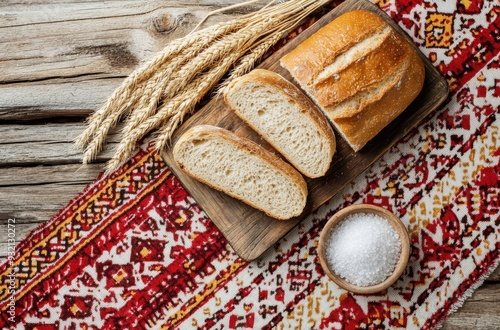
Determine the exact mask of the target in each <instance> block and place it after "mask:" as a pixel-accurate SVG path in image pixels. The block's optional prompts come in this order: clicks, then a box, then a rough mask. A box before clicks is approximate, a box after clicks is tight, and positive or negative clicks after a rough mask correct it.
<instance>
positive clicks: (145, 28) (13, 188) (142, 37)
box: [0, 0, 500, 330]
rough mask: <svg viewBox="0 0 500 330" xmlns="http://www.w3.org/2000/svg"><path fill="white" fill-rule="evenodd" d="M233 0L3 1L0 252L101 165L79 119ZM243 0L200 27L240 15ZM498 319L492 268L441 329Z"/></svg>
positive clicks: (492, 323)
mask: <svg viewBox="0 0 500 330" xmlns="http://www.w3.org/2000/svg"><path fill="white" fill-rule="evenodd" d="M239 2H240V1H236V0H218V1H217V0H213V1H201V0H200V1H196V0H195V1H186V2H182V1H172V0H168V1H134V0H132V1H127V2H126V5H124V3H125V2H124V1H109V0H105V1H85V2H82V1H70V0H47V1H30V2H26V1H11V0H7V1H2V2H1V3H0V44H1V45H2V46H1V47H0V73H1V74H0V258H4V257H5V255H6V247H7V229H6V224H7V221H8V219H12V218H15V219H16V224H17V225H16V238H17V240H21V239H23V238H24V237H26V235H27V234H28V233H29V232H30V231H31V230H33V229H34V228H35V227H36V226H37V225H38V224H40V223H43V222H45V221H47V220H48V219H49V218H50V217H51V216H52V215H53V214H55V213H56V212H57V211H58V210H59V209H61V208H62V207H64V206H65V205H66V203H67V202H68V201H69V200H70V199H71V198H73V197H75V196H76V195H77V194H78V193H79V192H80V191H81V190H82V189H83V188H84V187H85V186H86V185H87V184H88V183H90V182H92V181H93V180H94V179H95V178H96V177H97V175H98V174H99V172H100V171H101V170H102V162H104V161H106V160H107V159H109V156H110V150H111V147H112V145H113V142H116V141H117V140H118V137H117V136H116V135H113V136H111V137H110V141H111V142H112V143H111V144H110V146H108V148H107V150H106V151H105V152H104V153H103V154H101V155H100V157H99V159H98V162H97V163H96V164H92V165H89V166H85V167H82V166H81V165H80V163H79V161H80V158H81V156H82V155H81V152H80V151H79V150H77V149H76V148H75V147H74V146H73V145H72V143H71V142H72V139H73V138H74V137H75V136H77V135H78V134H79V133H80V132H81V131H82V129H83V120H84V118H85V116H87V115H88V114H89V113H91V112H92V111H94V110H95V109H97V108H98V107H99V106H100V105H101V104H102V103H103V102H104V100H105V99H106V98H107V97H108V96H109V95H110V94H111V93H112V91H113V90H114V89H115V88H116V87H118V85H119V84H120V83H121V81H122V80H123V79H124V78H125V77H126V76H127V75H128V74H129V73H130V72H131V71H132V70H133V69H134V68H135V67H136V66H137V65H139V64H140V63H142V62H144V61H147V60H148V59H149V58H151V56H152V55H153V54H154V53H155V52H157V51H159V50H160V49H161V48H162V46H163V45H165V44H166V43H167V42H168V41H169V40H172V39H174V38H176V37H179V36H182V35H184V34H186V33H188V32H189V31H190V30H191V29H192V28H193V27H194V26H195V25H196V23H197V22H198V21H199V20H200V19H201V18H202V17H203V16H204V15H205V14H206V13H207V12H209V11H211V10H214V9H218V8H221V7H224V6H227V5H229V4H235V3H239ZM259 7H260V6H259V4H255V5H249V6H245V7H242V8H238V9H235V10H231V11H229V12H225V13H223V14H217V15H215V16H214V17H211V18H209V19H208V21H207V23H206V24H211V23H214V22H218V21H223V20H227V19H230V18H233V17H235V16H236V15H238V14H241V13H246V12H249V11H251V10H254V9H256V8H259ZM498 324H500V270H499V269H497V270H496V271H495V272H494V273H493V274H491V275H490V277H489V278H488V279H487V280H486V282H485V284H483V285H482V286H481V287H480V288H479V289H477V290H476V291H475V293H474V294H473V295H472V296H471V297H470V298H468V299H467V301H466V302H465V303H464V305H463V307H461V308H460V309H459V310H458V311H457V312H456V313H454V314H453V315H451V316H450V317H449V318H448V320H447V321H446V322H445V324H444V329H450V330H451V329H476V328H481V329H495V328H497V326H498Z"/></svg>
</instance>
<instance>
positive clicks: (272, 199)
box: [173, 125, 307, 220]
mask: <svg viewBox="0 0 500 330" xmlns="http://www.w3.org/2000/svg"><path fill="white" fill-rule="evenodd" d="M173 157H174V160H175V161H176V163H177V164H178V165H179V167H180V168H181V169H182V170H183V171H184V172H186V173H187V174H188V175H189V176H191V177H193V178H194V179H197V180H199V181H201V182H203V183H205V184H207V185H209V186H211V187H212V188H215V189H217V190H220V191H222V192H224V193H226V194H228V195H230V196H232V197H235V198H237V199H239V200H241V201H243V202H245V203H247V204H249V205H250V206H253V207H254V208H256V209H259V210H261V211H263V212H265V213H266V214H267V215H269V216H271V217H273V218H276V219H280V220H286V219H290V218H292V217H294V216H298V215H300V214H301V213H302V211H303V210H304V207H305V205H306V199H307V185H306V182H305V181H304V178H303V177H302V176H301V175H300V173H299V172H297V171H296V170H295V169H294V168H293V167H292V166H290V165H289V164H287V163H286V162H284V161H283V160H282V159H280V158H279V157H278V156H276V155H274V154H272V153H271V152H269V151H267V150H266V149H264V148H263V147H261V146H259V145H258V144H256V143H254V142H252V141H250V140H248V139H246V138H242V137H239V136H237V135H236V134H234V133H232V132H230V131H228V130H225V129H222V128H219V127H215V126H209V125H199V126H195V127H193V128H191V129H190V130H188V131H186V132H185V133H184V134H183V135H182V136H181V137H180V138H179V140H178V141H177V142H176V143H175V146H174V149H173Z"/></svg>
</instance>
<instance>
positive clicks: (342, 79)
mask: <svg viewBox="0 0 500 330" xmlns="http://www.w3.org/2000/svg"><path fill="white" fill-rule="evenodd" d="M280 62H281V65H282V66H283V67H285V68H286V69H287V70H288V71H289V72H290V74H291V75H292V76H293V77H294V79H296V80H297V81H298V82H299V84H300V85H301V87H302V88H303V89H304V90H305V91H306V93H307V94H309V96H310V97H311V98H312V99H313V100H314V101H315V102H316V104H317V105H318V106H320V108H321V109H322V110H323V111H324V112H325V113H326V114H327V116H328V117H329V118H330V119H331V121H332V122H333V124H334V126H335V128H336V129H337V131H338V132H339V133H340V134H341V135H342V137H343V138H344V139H345V140H346V141H347V142H348V143H349V144H350V145H351V147H352V148H353V149H354V150H355V151H359V150H360V149H361V148H363V146H365V144H366V143H367V142H368V141H369V140H371V139H372V138H373V137H375V135H377V134H378V133H379V132H380V131H381V130H382V129H383V128H384V127H385V126H387V124H389V123H390V122H391V121H393V120H394V119H395V118H396V117H397V116H398V115H399V114H400V113H401V112H403V110H404V109H405V108H406V107H408V105H409V104H410V103H411V102H412V101H413V100H414V99H415V98H416V97H417V95H418V94H419V93H420V91H421V89H422V86H423V83H424V78H425V68H424V65H423V62H422V60H421V59H420V57H419V56H418V54H417V53H416V51H415V49H414V48H413V46H412V45H411V44H410V43H409V42H408V41H407V40H406V39H405V38H404V37H403V36H402V35H401V34H399V33H398V32H396V31H395V30H394V29H393V28H392V27H391V26H390V25H389V24H387V22H386V21H384V20H383V19H382V18H381V17H379V16H378V15H376V14H374V13H372V12H370V11H366V10H354V11H350V12H348V13H345V14H343V15H341V16H339V17H338V18H336V19H335V20H333V21H332V22H330V23H329V24H328V25H326V26H324V27H323V28H321V29H320V30H318V31H317V32H316V33H315V34H313V35H312V36H311V37H309V38H308V39H307V40H305V41H304V42H303V43H301V44H300V45H299V46H298V47H297V48H295V49H294V50H292V51H291V52H290V53H288V54H287V55H285V56H284V57H283V58H282V59H281V61H280Z"/></svg>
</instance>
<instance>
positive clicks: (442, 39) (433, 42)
mask: <svg viewBox="0 0 500 330" xmlns="http://www.w3.org/2000/svg"><path fill="white" fill-rule="evenodd" d="M452 35H453V15H452V14H440V13H429V15H428V16H427V18H426V20H425V47H427V48H432V47H434V48H448V47H450V45H451V41H452V40H451V37H452Z"/></svg>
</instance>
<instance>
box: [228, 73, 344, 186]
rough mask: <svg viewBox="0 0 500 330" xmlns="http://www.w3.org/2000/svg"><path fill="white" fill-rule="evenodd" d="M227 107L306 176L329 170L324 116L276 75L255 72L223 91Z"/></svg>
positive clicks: (329, 138)
mask: <svg viewBox="0 0 500 330" xmlns="http://www.w3.org/2000/svg"><path fill="white" fill-rule="evenodd" d="M224 100H225V101H226V103H227V105H229V107H230V108H231V109H232V110H233V111H234V112H235V113H236V114H237V115H238V116H239V117H240V118H241V119H242V120H243V121H245V122H246V123H247V124H248V125H249V126H250V127H252V128H253V129H254V130H255V131H256V132H257V133H259V134H260V135H261V136H262V137H263V138H264V139H265V140H266V141H267V142H269V144H271V145H272V146H273V147H274V148H275V149H276V150H277V151H278V152H280V153H281V154H282V155H283V157H285V158H286V159H287V160H288V161H289V162H290V163H291V164H292V165H294V166H295V168H296V169H297V170H299V171H300V172H301V173H302V174H304V175H305V176H308V177H310V178H318V177H321V176H323V175H324V174H325V173H326V172H327V170H328V169H329V168H330V163H331V161H332V158H333V154H334V153H335V147H336V144H335V135H334V133H333V130H332V127H331V126H330V123H329V122H328V119H326V117H325V115H324V114H323V113H322V112H321V110H320V109H318V108H317V107H316V106H315V105H314V103H313V102H311V100H309V99H308V98H307V96H305V95H304V94H303V93H302V92H301V91H300V90H299V89H298V88H297V87H295V85H293V84H292V83H291V82H289V81H288V80H286V79H285V78H283V77H282V76H280V75H279V74H277V73H275V72H272V71H268V70H263V69H255V70H253V71H251V72H250V73H248V74H246V75H244V76H242V77H240V78H237V79H235V80H234V81H232V82H231V84H230V85H229V86H228V88H227V89H226V92H225V94H224Z"/></svg>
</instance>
